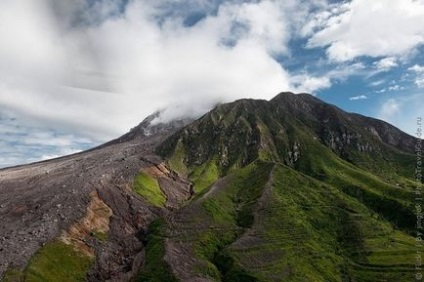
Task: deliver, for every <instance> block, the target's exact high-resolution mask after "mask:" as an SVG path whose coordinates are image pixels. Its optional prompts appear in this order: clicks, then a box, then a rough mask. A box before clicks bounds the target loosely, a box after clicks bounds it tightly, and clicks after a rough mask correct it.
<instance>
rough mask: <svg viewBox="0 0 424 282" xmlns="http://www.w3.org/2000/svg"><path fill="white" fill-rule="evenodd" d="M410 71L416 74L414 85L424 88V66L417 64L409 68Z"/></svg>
mask: <svg viewBox="0 0 424 282" xmlns="http://www.w3.org/2000/svg"><path fill="white" fill-rule="evenodd" d="M408 70H409V71H412V72H414V73H415V75H416V77H415V81H414V83H415V84H416V85H417V86H418V88H424V66H420V65H417V64H416V65H413V66H412V67H410V68H408Z"/></svg>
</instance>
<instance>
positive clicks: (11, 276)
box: [2, 268, 24, 282]
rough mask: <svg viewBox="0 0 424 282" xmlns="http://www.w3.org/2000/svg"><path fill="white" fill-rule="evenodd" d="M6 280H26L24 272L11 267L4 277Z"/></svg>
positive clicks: (18, 281) (10, 281)
mask: <svg viewBox="0 0 424 282" xmlns="http://www.w3.org/2000/svg"><path fill="white" fill-rule="evenodd" d="M2 281H4V282H21V281H24V273H23V271H22V270H20V269H17V268H10V269H8V270H7V271H6V272H5V273H4V277H3V279H2Z"/></svg>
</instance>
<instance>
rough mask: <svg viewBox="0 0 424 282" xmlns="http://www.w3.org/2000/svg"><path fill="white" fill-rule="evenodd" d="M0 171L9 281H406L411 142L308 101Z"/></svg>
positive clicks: (221, 115)
mask: <svg viewBox="0 0 424 282" xmlns="http://www.w3.org/2000/svg"><path fill="white" fill-rule="evenodd" d="M156 117H157V114H154V115H152V116H150V117H148V118H147V119H146V120H144V121H143V122H142V123H140V124H139V125H138V126H137V127H135V128H133V129H132V130H131V131H130V132H129V133H127V134H125V135H124V136H122V137H120V138H118V139H116V140H113V141H111V142H109V143H106V144H104V145H102V146H100V147H98V148H95V149H93V150H90V151H87V152H84V153H80V154H76V155H72V156H68V157H63V158H59V159H56V160H51V161H46V162H41V163H36V164H31V165H27V166H20V167H15V168H9V169H3V170H0V216H1V218H2V220H3V223H4V224H3V225H2V226H0V242H1V247H0V277H1V276H2V275H4V280H5V281H17V280H18V281H19V280H22V279H23V280H25V281H42V280H43V279H44V280H48V281H54V280H57V281H60V280H63V279H64V277H67V278H66V279H69V280H70V281H79V280H84V279H87V280H88V281H99V280H101V281H102V280H112V281H129V280H131V279H133V278H135V280H136V281H407V280H408V279H409V278H410V277H412V276H411V275H412V274H413V271H414V263H415V253H416V249H415V241H414V240H415V239H414V237H413V234H414V231H415V220H416V218H415V215H414V203H413V190H414V187H415V186H416V185H417V183H415V182H414V179H413V174H414V172H415V168H414V163H415V158H414V151H413V148H414V145H415V142H416V140H414V138H413V137H411V136H409V135H407V134H405V133H403V132H401V131H400V130H398V129H396V128H395V127H393V126H391V125H389V124H387V123H385V122H383V121H379V120H376V119H372V118H368V117H364V116H360V115H357V114H351V113H346V112H344V111H342V110H341V109H339V108H337V107H335V106H333V105H329V104H326V103H324V102H322V101H320V100H319V99H317V98H315V97H313V96H311V95H308V94H299V95H294V94H292V93H281V94H279V95H278V96H276V97H275V98H274V99H272V100H271V101H265V100H247V99H244V100H239V101H236V102H233V103H229V104H222V105H219V106H217V107H216V108H215V109H213V110H211V111H210V112H209V113H207V114H205V115H204V116H203V117H201V118H200V119H198V120H195V121H190V120H180V121H174V122H170V123H168V124H155V125H152V121H153V120H155V118H156Z"/></svg>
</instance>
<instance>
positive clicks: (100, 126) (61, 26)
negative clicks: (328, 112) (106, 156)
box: [0, 0, 330, 141]
mask: <svg viewBox="0 0 424 282" xmlns="http://www.w3.org/2000/svg"><path fill="white" fill-rule="evenodd" d="M118 2H119V1H115V0H108V1H106V0H105V1H99V2H94V4H93V3H91V4H90V5H89V4H87V3H88V2H87V1H84V0H78V1H72V2H69V1H66V3H65V2H63V3H62V2H57V1H52V0H40V1H37V3H35V2H34V1H27V0H15V1H12V0H5V1H1V2H0V38H1V39H2V44H0V62H2V63H1V64H0V77H1V78H0V105H2V106H3V107H7V108H9V109H12V110H13V111H15V112H16V113H20V114H24V115H26V116H28V117H31V118H32V119H34V120H38V121H40V122H42V123H43V124H44V125H46V126H48V127H55V126H60V127H61V128H66V129H68V130H70V131H73V132H76V133H77V134H80V135H85V136H88V137H90V138H92V139H94V140H98V141H99V140H100V141H106V140H108V139H110V138H112V137H116V136H119V135H120V134H122V133H124V132H126V131H127V130H128V129H129V128H131V127H133V126H134V125H135V124H137V123H138V122H140V120H142V119H143V118H144V117H145V116H146V115H148V114H150V113H152V112H154V111H155V110H157V109H158V108H165V107H169V108H168V110H167V111H165V114H166V115H167V116H168V117H169V118H172V117H175V116H178V115H181V114H188V115H199V114H200V113H203V112H204V111H206V110H208V109H209V108H210V107H211V106H212V105H214V104H215V103H216V102H218V101H219V102H225V101H231V100H234V99H237V98H242V97H250V98H265V99H267V98H271V97H273V96H274V95H276V94H277V93H279V92H280V91H285V90H293V91H295V90H297V89H301V90H302V91H307V92H309V91H315V90H317V89H322V88H325V87H328V86H329V85H330V81H329V80H328V79H327V78H319V77H308V78H306V79H305V80H304V81H302V83H299V82H298V81H297V80H298V77H297V76H296V77H295V78H294V79H292V76H291V75H290V73H288V72H287V71H286V70H285V69H284V68H283V67H282V66H281V65H280V64H279V63H278V62H277V61H276V60H275V59H274V58H273V57H272V55H275V54H280V55H281V54H287V52H288V50H287V42H288V40H289V39H290V36H291V34H290V28H289V25H292V24H293V22H296V21H298V20H297V19H293V18H295V17H296V15H298V13H299V12H296V11H298V9H297V6H296V3H298V1H294V0H293V1H285V2H284V3H283V2H273V1H261V2H251V3H240V2H238V1H236V2H230V3H226V4H222V5H221V6H219V7H218V8H217V11H216V13H211V14H207V15H206V17H205V18H203V19H202V20H201V21H199V22H198V23H196V24H195V25H193V26H190V27H188V26H185V25H184V19H183V18H182V17H181V16H180V15H179V14H178V13H176V14H175V15H173V16H172V17H170V16H166V15H162V14H160V13H162V12H163V11H162V10H160V9H159V8H158V7H162V6H161V5H165V4H166V3H168V2H169V1H142V0H136V1H131V2H129V4H128V6H127V7H126V9H125V12H124V13H123V14H120V15H119V16H116V14H117V13H118V11H119V10H120V9H121V7H120V6H119V5H118V4H117V3H118ZM194 2H199V3H200V2H202V3H203V4H202V5H203V6H207V4H205V3H206V2H207V1H194ZM194 2H193V1H192V4H193V7H194ZM174 4H175V3H174ZM209 8H210V7H209ZM161 9H162V8H161ZM305 9H306V8H305ZM300 10H301V11H303V10H304V9H300ZM157 17H161V19H160V20H158V18H157ZM76 23H78V24H76ZM29 46H30V47H29ZM305 75H306V76H307V74H305ZM306 76H305V77H306Z"/></svg>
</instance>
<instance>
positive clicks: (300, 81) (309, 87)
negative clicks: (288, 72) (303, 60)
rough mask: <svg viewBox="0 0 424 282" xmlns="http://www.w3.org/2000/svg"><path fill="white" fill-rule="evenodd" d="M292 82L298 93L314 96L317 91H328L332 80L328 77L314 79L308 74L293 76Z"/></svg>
mask: <svg viewBox="0 0 424 282" xmlns="http://www.w3.org/2000/svg"><path fill="white" fill-rule="evenodd" d="M291 81H292V83H293V84H294V86H295V88H296V92H303V93H311V94H314V93H315V91H318V90H322V89H326V88H329V87H330V86H331V80H330V78H329V77H328V76H323V77H314V76H310V75H308V74H306V73H304V74H299V75H297V76H293V77H292V78H291Z"/></svg>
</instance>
